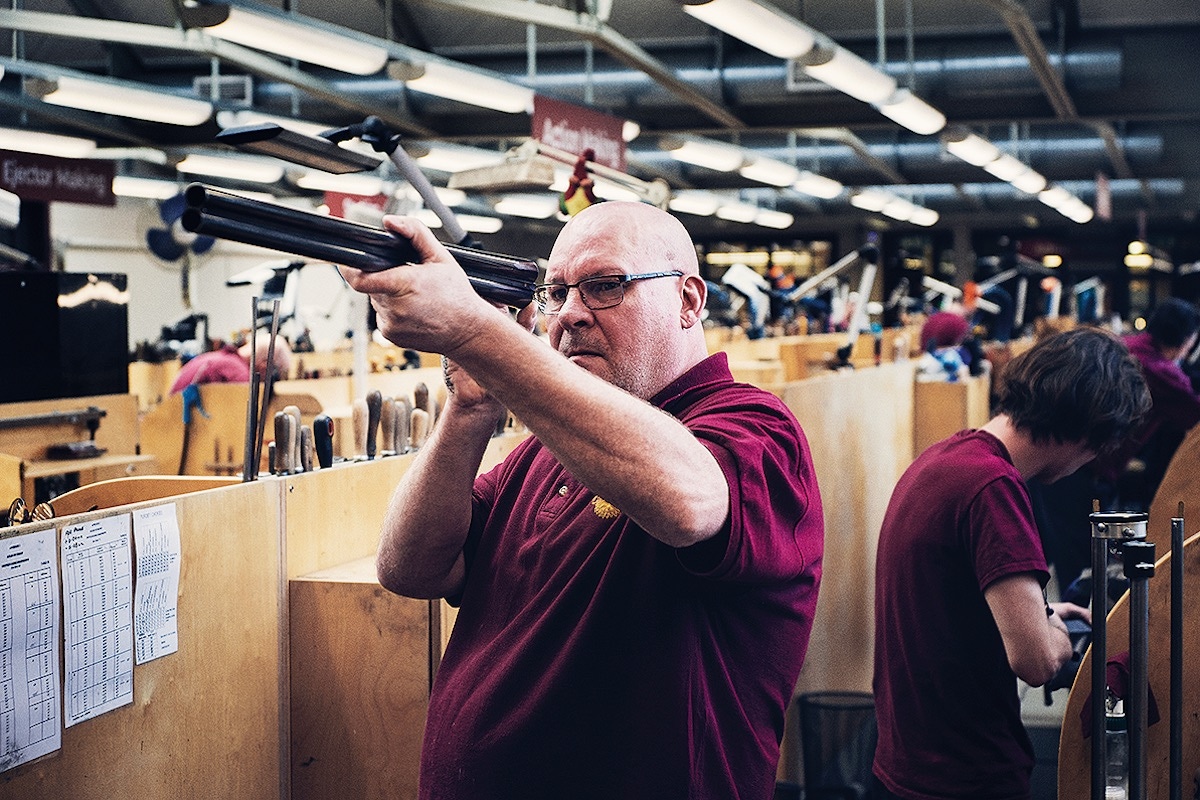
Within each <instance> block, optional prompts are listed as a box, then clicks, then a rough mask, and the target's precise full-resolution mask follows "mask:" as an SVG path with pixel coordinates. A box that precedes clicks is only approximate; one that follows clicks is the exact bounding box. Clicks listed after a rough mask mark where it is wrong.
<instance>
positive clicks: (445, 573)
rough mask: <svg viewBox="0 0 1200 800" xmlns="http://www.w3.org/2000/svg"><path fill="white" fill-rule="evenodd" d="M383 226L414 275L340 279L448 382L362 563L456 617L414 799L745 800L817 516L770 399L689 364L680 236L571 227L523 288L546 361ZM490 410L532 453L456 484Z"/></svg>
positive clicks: (766, 788)
mask: <svg viewBox="0 0 1200 800" xmlns="http://www.w3.org/2000/svg"><path fill="white" fill-rule="evenodd" d="M386 225H387V226H388V227H389V228H390V229H391V230H393V231H395V232H396V233H398V234H400V235H402V236H405V237H408V238H410V239H411V240H412V241H413V243H414V244H415V245H416V247H417V249H418V251H419V252H420V253H421V254H422V256H423V258H424V263H421V264H417V265H405V266H400V267H397V268H395V269H392V270H388V271H385V272H377V273H373V274H365V273H359V272H356V271H354V270H348V269H347V270H344V271H343V274H344V275H345V277H346V279H347V280H348V281H349V282H350V284H351V285H352V286H353V287H354V288H355V289H357V290H359V291H362V292H367V293H369V294H370V295H371V301H372V303H373V304H374V306H375V308H376V310H377V312H378V321H379V327H380V330H381V331H382V332H383V333H384V335H386V336H387V338H388V339H390V340H391V341H392V342H394V343H396V344H397V345H400V346H403V347H412V348H414V349H417V350H421V351H425V352H438V353H442V354H444V355H446V356H447V357H448V359H449V361H448V371H447V374H448V385H449V386H450V387H452V389H451V394H450V395H449V398H448V401H447V404H446V408H445V410H444V411H443V416H442V417H441V421H440V422H439V425H438V427H437V428H436V429H435V432H434V434H433V436H432V437H431V439H430V440H429V442H428V443H427V444H426V445H425V447H423V448H422V449H421V451H420V454H419V455H418V457H417V459H416V461H415V462H414V464H413V465H412V468H411V469H410V470H409V471H408V473H407V474H406V475H405V477H404V478H403V480H402V481H401V483H400V485H399V486H398V487H397V489H396V491H395V493H394V495H393V497H392V500H391V503H390V506H389V508H388V511H387V514H386V517H385V520H384V524H383V531H382V539H381V543H380V549H379V554H378V562H377V566H378V573H379V580H380V582H381V583H382V585H383V586H385V587H387V588H388V589H390V590H391V591H393V592H396V593H399V594H403V595H407V596H412V597H421V598H437V597H444V598H446V599H447V600H448V601H449V602H450V603H452V604H455V605H458V607H459V614H458V618H457V621H456V623H455V627H454V632H453V635H452V636H451V638H450V642H449V645H448V647H447V649H446V653H445V655H444V657H443V659H442V662H441V664H440V666H439V667H438V672H437V678H436V680H435V682H434V687H433V691H432V695H431V697H430V705H429V713H428V721H427V725H426V730H425V739H424V747H423V752H422V759H421V784H420V796H421V797H422V798H454V799H456V798H464V799H465V798H472V799H473V800H478V799H479V798H514V797H520V798H523V799H527V798H566V797H570V798H618V797H619V798H622V799H623V800H630V798H634V799H636V798H655V800H661V799H662V798H721V799H722V800H728V798H759V799H760V800H767V798H770V797H771V796H772V793H773V789H774V782H775V780H774V779H775V769H776V763H777V761H778V757H779V743H780V739H781V736H782V733H783V724H784V711H785V708H786V705H787V703H788V701H789V699H790V697H791V694H792V691H793V689H794V687H795V683H796V678H797V675H798V673H799V670H800V666H801V663H802V661H803V659H804V654H805V650H806V648H807V644H808V638H809V633H810V630H811V626H812V618H813V612H814V610H815V606H816V599H817V585H818V582H819V578H820V565H821V552H822V541H823V522H822V515H821V501H820V496H819V493H818V489H817V481H816V476H815V474H814V472H813V467H812V462H811V459H810V456H809V452H808V445H807V442H806V440H805V438H804V434H803V433H802V431H801V430H800V426H799V424H798V423H797V422H796V420H795V418H794V417H793V416H792V414H791V413H790V412H789V411H788V409H787V407H786V406H785V405H783V403H782V402H781V401H779V400H778V399H777V398H776V397H774V396H773V395H771V394H769V393H767V392H764V391H762V390H760V389H757V388H754V387H751V386H748V385H745V384H738V383H735V382H734V381H733V379H732V377H731V375H730V372H729V368H728V364H727V362H726V358H725V356H724V354H717V355H713V356H709V355H708V353H707V349H706V346H705V340H704V333H703V329H702V327H701V321H700V317H701V312H702V311H703V309H704V300H705V283H704V281H703V280H702V279H701V277H700V275H699V271H698V265H697V260H696V253H695V248H694V246H693V244H692V242H691V239H690V238H689V236H688V234H687V232H686V231H685V229H684V228H683V226H682V225H681V224H680V223H679V221H678V220H676V219H674V218H673V217H671V216H670V215H669V214H667V213H665V212H663V211H661V210H659V209H657V208H655V207H653V206H649V205H645V204H639V203H623V202H606V203H601V204H598V205H595V206H591V207H589V208H587V209H585V210H583V211H582V212H580V213H579V214H577V215H576V216H574V217H572V218H571V220H570V221H569V222H568V223H567V224H566V226H565V227H564V228H563V230H562V232H561V234H560V236H559V238H558V240H557V242H556V244H555V246H554V248H553V252H552V253H551V255H550V260H549V265H548V268H547V271H546V282H545V283H544V284H541V285H539V286H538V288H537V291H536V293H535V305H536V306H537V308H538V310H539V311H540V312H541V313H542V314H543V315H545V319H546V326H547V331H548V333H549V341H550V344H551V345H552V347H547V346H546V343H545V342H544V341H542V340H540V339H538V338H536V337H534V336H531V335H530V334H529V327H530V323H531V322H532V315H531V314H530V313H529V311H530V310H528V309H527V310H526V311H525V312H523V313H522V314H520V315H518V317H517V319H516V320H514V319H513V317H512V316H511V315H510V314H509V313H507V312H503V311H500V310H498V309H497V308H495V307H493V306H492V305H490V304H489V303H487V302H486V301H484V300H483V299H481V298H480V297H479V296H478V295H476V294H475V293H474V292H473V291H472V289H471V286H470V284H469V282H468V280H467V278H466V275H465V274H464V273H463V271H462V270H461V269H460V268H459V266H458V264H457V263H455V261H454V260H453V258H452V257H451V256H450V255H449V253H447V251H446V250H445V248H443V247H442V246H441V245H440V244H439V243H438V242H437V240H436V239H434V237H433V236H432V235H431V234H430V233H429V231H428V230H427V229H426V228H424V227H423V226H421V225H420V223H419V222H417V221H415V220H413V219H411V218H407V217H403V218H401V217H390V218H388V219H387V220H386ZM506 408H507V409H510V410H511V411H512V412H513V413H514V414H515V415H516V416H517V417H518V418H519V419H520V420H521V421H522V422H523V423H524V424H525V425H526V426H528V428H529V430H530V431H531V432H532V436H531V437H530V438H529V439H527V440H526V441H525V442H523V443H522V444H521V445H520V446H519V447H517V448H516V449H515V450H514V451H513V452H512V454H511V455H510V456H509V457H508V458H507V459H506V460H505V461H504V462H503V463H502V464H501V465H499V466H498V467H496V468H495V469H493V470H491V471H490V472H488V473H487V474H485V475H483V476H481V477H478V478H476V475H477V472H478V469H479V465H480V460H481V457H482V454H483V452H484V450H485V448H486V446H487V443H488V439H489V438H490V436H491V434H492V432H493V431H494V430H495V428H496V424H497V422H498V420H499V417H500V415H501V414H502V413H504V409H506Z"/></svg>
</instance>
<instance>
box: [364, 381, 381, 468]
mask: <svg viewBox="0 0 1200 800" xmlns="http://www.w3.org/2000/svg"><path fill="white" fill-rule="evenodd" d="M382 410H383V395H382V394H381V393H380V391H379V390H378V389H372V390H371V391H370V392H368V393H367V447H366V454H367V458H374V457H375V453H376V451H377V449H378V447H377V445H378V442H379V415H380V412H381V411H382Z"/></svg>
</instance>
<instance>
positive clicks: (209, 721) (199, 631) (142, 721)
mask: <svg viewBox="0 0 1200 800" xmlns="http://www.w3.org/2000/svg"><path fill="white" fill-rule="evenodd" d="M160 502H163V501H154V502H151V503H146V504H142V505H157V504H158V503H160ZM169 502H173V503H174V504H175V507H176V513H177V516H178V520H179V527H180V538H181V544H182V549H183V559H182V572H181V576H180V587H179V651H178V652H177V653H174V654H171V655H167V656H163V657H161V658H158V659H156V660H154V661H150V662H148V663H146V664H143V665H140V666H137V667H135V669H134V683H133V693H134V697H133V703H132V705H127V706H124V707H122V708H118V709H116V710H114V711H110V712H108V713H105V714H103V715H101V716H99V717H97V718H95V719H91V720H88V721H86V722H82V723H80V724H78V725H75V726H73V727H70V728H67V729H66V730H65V731H64V732H63V737H62V748H61V750H59V751H57V752H56V753H53V754H51V755H49V756H47V757H45V758H43V759H41V760H39V761H35V762H31V763H29V764H25V765H22V766H20V767H17V768H15V769H12V770H9V771H7V772H4V773H0V797H3V798H21V800H62V798H72V800H93V799H94V800H112V798H134V797H138V798H167V797H169V798H172V800H193V799H194V800H210V798H215V797H222V798H226V797H228V798H233V797H246V798H256V800H270V799H271V798H281V797H283V784H282V778H281V776H282V774H283V773H282V769H281V768H282V764H283V763H285V762H284V761H283V758H284V756H283V754H282V752H281V744H280V742H281V735H280V732H281V725H282V720H283V712H282V711H281V702H280V698H281V693H280V686H281V671H282V668H283V663H282V655H281V651H282V638H281V633H280V624H279V620H280V610H281V589H280V587H281V581H280V559H279V541H278V524H277V520H278V518H279V514H280V507H279V492H278V487H276V486H273V485H271V484H268V483H247V484H239V485H237V486H231V487H228V488H223V489H215V490H211V491H206V492H200V493H197V494H194V495H189V496H182V497H178V498H175V499H174V500H172V501H169ZM134 507H136V506H126V507H123V508H121V509H119V510H116V511H97V512H92V513H90V514H82V515H78V516H74V517H67V518H63V519H56V520H54V521H53V524H54V525H55V526H56V528H57V529H58V530H59V531H60V535H61V530H62V527H63V526H64V525H67V524H70V523H73V522H79V521H86V520H91V519H96V518H99V517H104V516H112V515H114V514H125V513H129V511H130V509H132V508H134ZM33 529H34V528H33V526H32V525H30V526H24V527H22V528H16V529H12V528H9V529H4V530H3V531H2V532H0V537H7V536H11V535H13V534H15V533H20V532H24V531H26V530H33Z"/></svg>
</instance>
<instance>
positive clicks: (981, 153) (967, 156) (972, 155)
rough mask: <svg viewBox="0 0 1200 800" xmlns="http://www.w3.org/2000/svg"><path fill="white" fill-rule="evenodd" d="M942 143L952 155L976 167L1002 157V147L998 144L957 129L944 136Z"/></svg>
mask: <svg viewBox="0 0 1200 800" xmlns="http://www.w3.org/2000/svg"><path fill="white" fill-rule="evenodd" d="M942 145H943V146H944V147H945V148H946V150H948V151H949V152H950V153H951V154H952V155H955V156H957V157H958V158H961V159H962V160H963V161H965V162H967V163H968V164H971V165H972V166H975V167H982V166H983V165H984V164H987V163H988V162H990V161H995V160H996V159H997V158H999V157H1000V149H999V148H998V147H996V145H994V144H992V143H991V142H989V141H988V140H987V139H984V138H983V137H982V136H976V135H975V134H973V133H967V132H965V131H956V132H955V133H953V134H949V135H946V136H944V137H943V138H942Z"/></svg>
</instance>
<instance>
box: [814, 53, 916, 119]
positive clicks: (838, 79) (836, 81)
mask: <svg viewBox="0 0 1200 800" xmlns="http://www.w3.org/2000/svg"><path fill="white" fill-rule="evenodd" d="M800 63H802V64H803V65H804V71H805V72H806V73H807V74H809V75H811V76H812V77H814V78H816V79H817V80H819V81H821V82H822V83H826V84H828V85H829V86H832V87H833V88H834V89H837V90H838V91H839V92H842V93H844V94H848V95H850V96H851V97H853V98H855V99H856V100H861V101H863V102H864V103H872V104H878V103H882V102H884V101H885V100H887V99H888V98H889V97H891V96H892V94H893V93H895V91H896V79H895V78H893V77H892V76H891V75H888V74H887V73H885V72H881V71H880V70H879V69H877V68H876V67H875V66H874V65H872V64H870V63H868V62H867V61H865V60H863V59H861V58H859V57H858V56H856V55H855V54H854V53H851V52H850V51H849V50H847V49H846V48H844V47H839V46H836V45H835V46H833V47H829V48H816V49H813V50H811V51H809V52H808V53H807V54H806V55H805V56H804V57H803V58H801V59H800Z"/></svg>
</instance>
